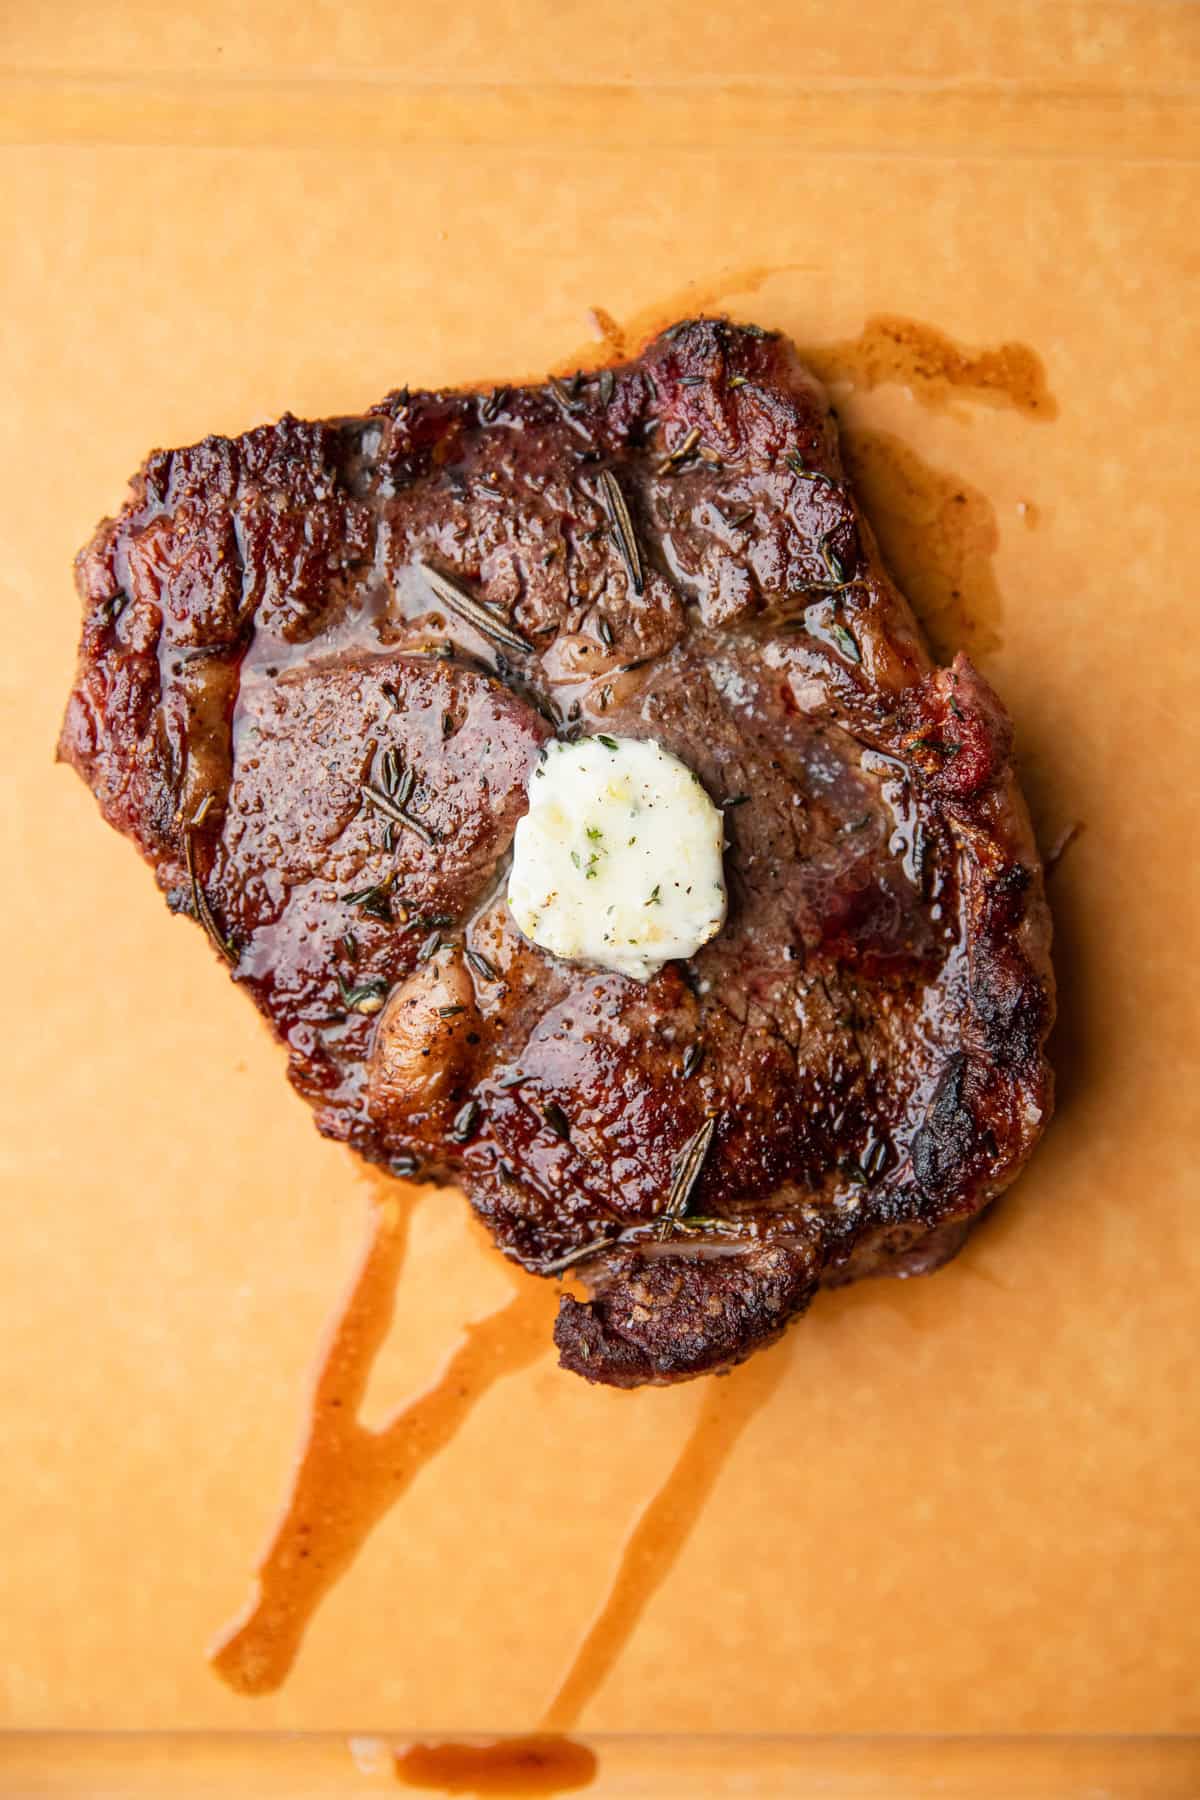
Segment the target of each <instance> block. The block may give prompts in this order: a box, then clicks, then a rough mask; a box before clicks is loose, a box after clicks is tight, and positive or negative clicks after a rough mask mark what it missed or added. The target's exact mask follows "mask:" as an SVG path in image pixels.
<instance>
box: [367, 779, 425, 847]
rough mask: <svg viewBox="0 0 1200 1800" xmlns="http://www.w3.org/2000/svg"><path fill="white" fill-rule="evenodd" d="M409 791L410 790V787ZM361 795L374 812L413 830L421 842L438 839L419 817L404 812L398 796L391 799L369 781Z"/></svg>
mask: <svg viewBox="0 0 1200 1800" xmlns="http://www.w3.org/2000/svg"><path fill="white" fill-rule="evenodd" d="M409 773H410V774H411V773H412V771H411V770H409ZM409 791H410V792H411V789H410V790H409ZM362 797H363V799H364V800H365V801H366V802H367V805H368V806H373V807H374V808H375V810H376V812H381V813H382V814H383V816H384V818H385V819H390V820H391V821H392V822H393V824H396V825H404V826H406V827H407V829H408V830H409V831H411V832H414V833H415V834H416V836H417V837H419V838H420V840H421V842H422V843H423V844H436V843H437V841H438V840H437V838H436V837H435V835H434V833H433V832H432V831H430V829H429V827H428V825H423V824H422V823H421V821H420V819H414V818H413V816H412V814H411V813H410V812H405V810H404V808H403V806H401V805H400V804H399V797H398V796H397V799H396V800H393V799H392V797H391V795H390V794H385V793H383V792H381V790H380V789H379V788H377V787H372V785H371V783H370V782H369V781H364V782H363V785H362ZM389 848H390V846H389Z"/></svg>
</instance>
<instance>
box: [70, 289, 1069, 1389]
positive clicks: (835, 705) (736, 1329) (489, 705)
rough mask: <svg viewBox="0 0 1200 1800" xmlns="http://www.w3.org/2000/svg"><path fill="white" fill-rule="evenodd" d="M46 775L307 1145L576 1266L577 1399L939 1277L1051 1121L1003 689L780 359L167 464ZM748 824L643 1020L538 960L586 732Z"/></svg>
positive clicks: (729, 824)
mask: <svg viewBox="0 0 1200 1800" xmlns="http://www.w3.org/2000/svg"><path fill="white" fill-rule="evenodd" d="M78 581H79V586H80V591H81V594H82V597H83V602H84V631H83V643H82V650H81V659H80V668H79V673H78V676H77V680H76V685H75V688H74V691H73V693H72V695H71V699H70V702H69V705H68V710H67V717H66V721H65V724H64V727H63V734H62V740H61V745H60V753H61V754H62V756H63V757H64V758H65V759H66V760H67V761H69V762H71V763H72V764H73V765H74V766H75V767H76V768H77V769H78V771H79V772H80V774H81V775H82V776H83V778H84V779H85V780H86V781H87V782H88V784H89V785H90V786H91V788H92V789H93V791H94V792H95V794H96V796H97V799H98V800H99V802H100V805H101V808H102V810H103V811H104V814H105V816H106V817H107V818H108V819H109V821H110V822H111V823H112V824H113V825H114V826H116V827H117V828H118V829H120V830H122V831H124V832H126V833H127V834H128V835H130V836H131V837H132V838H133V839H134V841H135V842H136V843H137V844H138V845H139V847H140V848H141V850H142V851H143V853H144V854H145V855H146V857H147V858H148V859H149V860H150V862H151V863H152V864H153V866H154V868H155V870H156V873H157V877H158V880H159V882H160V884H161V886H162V887H163V889H164V890H165V892H166V894H167V897H168V900H169V902H170V904H171V905H172V906H173V907H175V908H176V909H177V910H181V911H188V912H192V913H193V914H195V915H197V916H198V917H199V918H200V920H201V922H202V923H203V925H204V926H205V929H206V930H207V931H208V933H209V935H210V937H211V938H212V940H213V943H214V948H215V949H216V951H217V952H218V953H219V954H220V956H221V957H222V958H223V960H224V961H225V962H226V963H227V964H228V965H229V967H230V971H231V973H232V976H233V979H234V980H235V981H237V982H238V983H239V984H241V985H244V986H245V987H246V988H247V989H248V991H249V992H250V994H251V995H252V997H253V998H254V1000H255V1002H256V1003H257V1005H258V1006H259V1007H260V1008H261V1009H262V1011H263V1012H264V1013H265V1014H266V1015H267V1017H268V1018H269V1019H270V1021H271V1023H272V1025H273V1026H274V1027H275V1029H276V1031H277V1032H278V1033H279V1035H280V1037H281V1038H282V1039H283V1041H284V1043H285V1044H286V1046H287V1049H288V1055H289V1074H290V1077H291V1079H292V1081H293V1082H294V1084H295V1085H296V1087H297V1088H298V1089H299V1090H300V1092H301V1093H303V1094H304V1095H305V1097H306V1098H307V1099H308V1100H309V1101H310V1102H311V1104H312V1105H313V1107H314V1110H315V1113H316V1118H317V1123H318V1126H319V1128H320V1129H321V1130H322V1131H323V1132H325V1133H326V1134H328V1135H330V1136H333V1137H338V1138H341V1139H344V1140H346V1141H347V1142H349V1143H351V1144H352V1145H353V1146H354V1147H355V1148H356V1149H358V1150H360V1151H361V1152H362V1153H363V1154H364V1155H366V1156H368V1157H370V1158H372V1159H374V1160H376V1161H379V1162H382V1163H384V1164H386V1165H388V1166H390V1167H392V1168H394V1169H396V1170H397V1171H398V1172H401V1173H404V1172H408V1171H412V1170H415V1169H417V1168H420V1169H421V1170H423V1171H424V1172H426V1173H429V1174H433V1175H436V1176H440V1177H446V1178H448V1179H452V1180H455V1181H458V1182H461V1184H462V1185H463V1187H464V1188H465V1189H466V1191H467V1193H468V1194H469V1196H470V1198H471V1200H472V1202H473V1204H474V1205H475V1206H476V1208H477V1209H478V1211H479V1212H480V1214H481V1215H482V1216H483V1218H484V1219H485V1220H486V1221H487V1223H488V1225H489V1226H490V1228H491V1230H492V1232H493V1234H494V1236H495V1238H496V1240H497V1242H498V1243H499V1245H500V1247H501V1248H502V1249H503V1250H504V1251H505V1252H506V1253H507V1254H509V1255H511V1256H514V1257H516V1258H518V1259H519V1260H520V1261H521V1262H523V1263H524V1264H525V1265H526V1266H527V1267H529V1268H531V1269H534V1270H537V1271H540V1272H543V1273H548V1274H551V1273H559V1272H561V1271H563V1270H564V1269H570V1271H571V1273H572V1274H573V1275H577V1276H579V1277H580V1279H581V1280H582V1281H583V1282H584V1284H585V1286H586V1288H587V1289H588V1291H589V1296H590V1297H589V1298H588V1299H586V1300H580V1299H576V1298H573V1297H571V1296H570V1295H566V1296H564V1299H563V1302H562V1306H561V1309H560V1316H559V1322H558V1326H557V1330H556V1338H557V1341H558V1344H559V1348H560V1352H561V1355H562V1360H563V1361H564V1363H565V1364H566V1365H567V1366H568V1367H570V1368H573V1369H576V1370H578V1371H579V1372H581V1373H583V1374H585V1375H587V1376H589V1377H591V1378H593V1379H598V1380H604V1381H609V1382H615V1383H619V1384H624V1385H632V1384H635V1383H638V1382H643V1381H663V1380H671V1379H676V1378H679V1377H683V1376H687V1375H692V1374H698V1373H702V1372H705V1371H706V1370H711V1369H719V1368H723V1367H727V1366H728V1365H729V1364H730V1363H732V1362H735V1361H737V1360H738V1359H739V1358H741V1357H743V1356H745V1355H746V1354H748V1353H749V1352H750V1351H751V1350H752V1349H753V1348H755V1347H756V1345H758V1344H761V1343H764V1342H767V1341H769V1340H770V1339H771V1338H773V1337H775V1336H777V1335H778V1333H779V1331H780V1330H782V1329H783V1327H784V1325H785V1324H786V1323H787V1321H788V1320H789V1318H791V1317H793V1316H794V1315H795V1314H796V1313H798V1312H800V1311H802V1310H803V1308H804V1307H805V1305H806V1304H807V1303H808V1301H809V1299H810V1298H811V1296H812V1294H813V1292H814V1291H815V1290H816V1288H817V1287H818V1286H820V1285H821V1284H823V1283H824V1284H835V1283H837V1282H839V1281H844V1280H848V1279H853V1278H855V1277H856V1276H857V1275H859V1274H866V1273H874V1272H886V1271H889V1270H890V1271H892V1272H895V1273H902V1274H903V1273H911V1272H918V1271H919V1270H920V1269H922V1268H924V1267H930V1266H936V1264H937V1262H939V1261H942V1260H944V1259H945V1257H946V1256H948V1255H951V1254H953V1252H954V1250H955V1249H956V1248H957V1247H958V1245H959V1244H960V1243H961V1241H962V1238H963V1236H964V1235H965V1230H966V1227H967V1225H968V1223H969V1221H970V1220H971V1219H972V1217H974V1216H975V1215H976V1214H977V1213H978V1212H979V1211H980V1210H981V1209H982V1208H983V1207H984V1206H986V1205H987V1204H988V1202H989V1201H990V1200H991V1199H992V1198H994V1196H995V1195H996V1194H997V1193H998V1192H999V1191H1000V1190H1001V1189H1002V1188H1003V1187H1004V1186H1005V1185H1006V1184H1007V1182H1008V1181H1010V1180H1011V1179H1012V1177H1013V1176H1014V1175H1015V1173H1016V1172H1017V1171H1018V1169H1019V1168H1020V1166H1021V1164H1022V1163H1023V1162H1024V1160H1025V1158H1026V1157H1027V1156H1028V1154H1029V1152H1030V1151H1031V1149H1032V1147H1033V1145H1034V1143H1035V1141H1036V1139H1037V1137H1038V1135H1039V1134H1040V1131H1041V1130H1042V1128H1043V1126H1044V1123H1045V1121H1046V1118H1047V1116H1048V1113H1049V1109H1050V1105H1051V1078H1050V1074H1049V1070H1048V1068H1047V1065H1046V1062H1045V1058H1044V1055H1043V1049H1042V1046H1043V1044H1044V1040H1045V1036H1046V1033H1047V1031H1048V1029H1049V1026H1050V1023H1051V1019H1052V1012H1053V983H1052V977H1051V973H1050V967H1049V925H1048V915H1047V913H1046V909H1045V904H1044V900H1043V897H1042V885H1041V871H1040V867H1039V864H1038V859H1037V854H1036V851H1035V849H1034V846H1033V842H1032V837H1031V834H1030V831H1029V826H1028V821H1027V818H1026V814H1025V810H1024V806H1023V804H1022V802H1021V799H1020V795H1019V793H1018V792H1017V789H1016V786H1015V783H1014V778H1013V773H1012V765H1011V758H1010V731H1009V727H1008V722H1007V719H1006V717H1005V715H1004V712H1003V709H1002V708H1001V706H1000V704H999V702H998V701H997V699H996V697H995V696H994V694H992V692H991V690H990V689H989V688H988V687H987V685H986V684H985V683H984V682H983V680H982V678H981V677H980V676H979V675H978V674H977V673H976V672H975V671H974V669H973V668H972V667H971V665H970V664H969V663H968V662H966V661H965V660H964V659H962V658H960V659H959V660H958V661H957V662H956V663H955V665H954V666H953V667H952V668H951V669H948V670H944V669H937V668H935V667H933V666H932V665H931V664H930V661H929V658H928V656H927V654H926V652H925V650H924V647H923V645H922V643H921V641H920V637H919V634H918V632H917V629H916V626H915V624H914V622H913V619H912V617H911V614H910V613H909V611H908V608H907V606H906V604H905V602H904V601H903V599H902V598H901V596H900V595H899V594H898V593H897V591H896V590H895V588H894V587H893V585H892V584H891V582H890V581H889V579H888V577H887V575H886V573H885V571H884V570H883V568H882V567H881V565H880V561H879V557H878V553H877V551H876V550H875V548H874V545H873V542H872V540H871V537H870V534H869V530H868V528H867V526H866V525H865V522H864V521H863V519H862V518H861V516H860V515H859V513H858V511H857V508H856V506H855V503H854V499H853V496H852V494H851V493H850V492H849V490H848V488H847V486H846V483H845V480H844V476H843V473H842V470H841V466H840V463H839V460H838V452H837V443H836V434H835V430H834V426H833V422H832V419H831V417H830V414H829V411H828V407H827V404H826V402H825V399H824V395H823V393H822V391H821V390H820V388H819V387H818V385H817V383H816V382H815V381H814V380H813V379H812V378H811V377H810V376H809V375H808V374H807V373H806V371H805V370H804V369H803V368H802V366H801V365H800V364H799V362H798V361H797V359H796V356H795V353H794V351H793V350H792V349H791V347H790V345H788V343H787V342H786V340H784V339H782V338H780V337H778V336H771V335H768V334H764V333H761V332H759V331H756V330H754V329H753V328H745V327H742V328H739V327H735V326H731V325H729V324H727V323H725V322H723V321H714V320H699V321H688V322H685V323H683V324H681V325H679V326H676V327H674V328H673V329H672V330H671V331H669V332H667V333H665V334H664V335H663V336H662V337H660V338H658V339H656V340H655V341H654V342H653V343H651V344H650V345H649V346H648V347H647V348H646V350H645V351H644V352H643V354H642V356H641V357H640V358H638V359H637V360H636V361H634V362H632V363H629V364H626V365H624V366H623V367H620V368H616V369H610V370H604V371H601V372H599V373H598V374H594V375H590V376H587V377H581V378H577V379H576V380H574V381H568V382H565V383H564V382H559V381H551V382H549V383H547V384H546V385H545V386H542V387H535V388H527V389H512V390H508V389H503V388H500V389H496V390H493V392H492V393H490V394H471V393H423V394H409V393H407V392H402V393H399V394H394V395H392V396H391V397H390V398H389V399H388V400H386V401H385V402H384V403H383V404H382V405H381V406H380V407H378V408H377V409H376V410H375V411H374V412H373V413H371V414H369V415H367V416H366V417H364V418H357V419H347V420H340V421H333V422H329V423H322V424H304V423H301V422H299V421H296V420H294V419H284V420H282V421H281V422H280V423H279V424H278V425H277V426H274V427H269V428H263V429H260V430H257V431H253V432H250V433H247V434H246V435H245V436H244V437H242V438H238V439H236V440H227V439H216V438H214V439H209V440H207V441H206V442H205V443H203V444H200V445H197V446H195V447H193V448H191V449H187V450H179V451H174V452H168V453H158V454H156V455H155V456H153V457H151V458H150V460H149V461H148V463H147V464H146V466H145V468H144V469H143V471H142V472H141V474H140V475H139V477H138V478H137V480H136V481H135V483H134V486H133V490H132V493H131V497H130V499H129V501H128V503H127V504H126V506H125V508H124V510H123V511H122V513H121V514H120V516H119V517H118V518H117V519H116V520H113V521H108V522H106V523H105V524H104V525H102V526H101V528H100V530H99V531H98V533H97V535H96V537H95V538H94V540H93V542H92V544H91V545H90V546H89V547H88V549H87V550H86V551H84V552H83V553H82V555H81V557H80V559H79V565H78ZM555 732H557V733H559V734H560V735H571V734H575V733H581V732H590V733H597V732H605V733H611V734H613V735H620V736H628V737H651V738H654V739H655V740H657V741H658V742H659V743H661V744H663V745H664V746H665V747H666V748H667V749H669V750H671V751H672V752H674V754H675V755H677V756H679V757H680V758H682V759H683V761H684V762H686V763H687V764H688V766H689V767H690V768H692V769H693V770H694V771H695V773H696V774H697V776H698V777H699V779H700V780H701V781H702V783H703V784H704V786H705V788H706V789H707V791H708V793H709V794H710V796H711V797H712V799H713V800H714V802H716V803H717V804H718V805H719V806H721V807H723V809H724V813H725V820H726V838H727V843H728V848H727V851H726V856H725V864H726V878H727V884H728V889H729V901H730V907H729V919H728V923H727V925H726V927H725V929H724V930H723V931H722V932H721V933H720V934H719V935H718V936H717V937H716V938H715V939H713V940H712V941H711V942H710V943H708V944H706V945H705V946H704V948H703V949H702V950H700V951H699V952H698V953H697V954H696V956H694V957H693V958H692V959H690V961H688V962H686V963H670V964H668V965H667V966H666V967H665V968H663V969H662V970H661V971H660V972H659V973H658V974H657V975H655V976H654V977H653V978H652V979H651V980H650V981H649V982H647V983H646V984H644V985H643V984H641V983H638V982H636V981H633V980H630V979H628V978H626V977H624V976H620V975H616V974H610V973H604V972H597V971H596V970H593V969H588V968H582V967H577V966H573V965H568V964H565V963H562V962H559V961H556V960H555V959H554V958H553V957H551V956H549V955H548V954H547V953H546V952H544V951H542V950H540V949H538V948H536V947H534V946H532V945H530V944H528V943H527V942H526V941H525V940H524V939H523V938H522V937H521V936H520V934H519V933H518V931H517V929H516V927H515V925H514V923H513V921H512V919H511V917H510V915H509V913H508V909H507V906H506V903H505V898H504V878H505V874H506V868H507V858H508V854H509V848H510V844H511V840H512V834H513V830H514V828H515V825H516V822H517V820H518V818H519V817H520V816H521V814H522V812H523V810H524V808H525V805H526V800H525V789H526V783H527V781H528V779H529V777H530V775H531V773H532V771H533V769H534V767H535V766H536V763H537V760H538V757H539V754H540V750H541V746H542V745H543V744H544V743H545V741H546V740H547V738H548V737H549V736H550V735H552V734H553V733H555Z"/></svg>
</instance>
